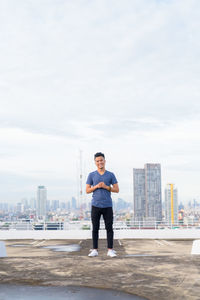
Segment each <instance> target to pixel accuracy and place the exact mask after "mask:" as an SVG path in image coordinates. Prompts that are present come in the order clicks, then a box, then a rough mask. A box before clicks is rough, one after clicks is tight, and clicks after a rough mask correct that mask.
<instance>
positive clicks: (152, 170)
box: [144, 164, 162, 221]
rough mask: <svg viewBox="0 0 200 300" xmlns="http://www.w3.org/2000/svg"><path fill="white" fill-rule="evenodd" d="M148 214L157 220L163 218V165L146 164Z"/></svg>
mask: <svg viewBox="0 0 200 300" xmlns="http://www.w3.org/2000/svg"><path fill="white" fill-rule="evenodd" d="M144 169H145V198H146V216H147V217H148V218H149V219H151V218H152V220H153V219H154V220H155V221H161V220H162V197H161V166H160V164H145V165H144Z"/></svg>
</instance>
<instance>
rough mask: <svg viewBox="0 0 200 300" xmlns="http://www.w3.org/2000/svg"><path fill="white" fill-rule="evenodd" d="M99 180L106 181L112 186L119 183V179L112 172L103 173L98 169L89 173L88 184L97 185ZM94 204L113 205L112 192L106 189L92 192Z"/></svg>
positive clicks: (106, 183)
mask: <svg viewBox="0 0 200 300" xmlns="http://www.w3.org/2000/svg"><path fill="white" fill-rule="evenodd" d="M99 182H104V183H105V185H107V186H110V185H113V184H115V183H117V179H116V177H115V175H114V174H113V173H112V172H109V171H107V170H106V171H105V172H104V174H103V175H101V174H99V172H98V171H94V172H91V173H90V174H89V175H88V178H87V182H86V184H89V185H91V186H95V185H97V184H98V183H99ZM92 205H93V206H96V207H101V208H103V207H112V198H111V192H109V191H107V190H106V189H103V188H100V189H96V190H95V191H94V192H93V194H92Z"/></svg>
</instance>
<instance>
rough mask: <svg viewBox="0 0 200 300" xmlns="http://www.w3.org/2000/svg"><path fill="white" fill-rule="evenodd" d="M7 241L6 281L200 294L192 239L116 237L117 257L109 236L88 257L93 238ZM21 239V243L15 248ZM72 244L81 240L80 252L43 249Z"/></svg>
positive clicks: (158, 295)
mask: <svg viewBox="0 0 200 300" xmlns="http://www.w3.org/2000/svg"><path fill="white" fill-rule="evenodd" d="M5 243H6V250H7V255H8V257H6V258H1V259H0V281H1V283H15V284H16V283H17V284H30V285H43V286H47V285H50V286H69V285H73V286H85V287H95V288H104V289H114V290H118V291H123V292H128V293H130V294H134V295H138V296H141V297H144V298H147V299H151V300H156V299H159V300H160V299H163V300H165V299H167V300H176V299H177V300H179V299H187V300H188V299H189V300H190V299H191V300H197V299H200V296H199V295H200V273H199V269H200V257H199V256H198V255H195V256H194V255H191V248H192V241H191V240H182V241H176V240H173V241H165V240H120V241H118V240H115V250H116V251H117V254H118V256H117V257H116V258H109V257H107V255H106V254H107V250H106V240H100V241H99V256H98V257H94V258H91V257H88V253H89V249H90V248H91V240H83V241H81V240H62V241H60V240H43V241H41V240H40V241H34V240H23V241H22V240H21V241H19V240H16V241H14V240H12V241H5ZM17 244H20V245H21V246H18V247H16V246H15V247H13V245H17ZM71 244H78V245H80V246H81V249H80V251H77V252H71V253H69V252H54V251H52V250H50V249H48V248H43V247H44V246H50V245H71ZM131 255H135V256H131Z"/></svg>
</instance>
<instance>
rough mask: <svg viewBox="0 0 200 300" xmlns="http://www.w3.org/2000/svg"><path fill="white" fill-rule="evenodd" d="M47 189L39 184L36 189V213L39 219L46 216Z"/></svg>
mask: <svg viewBox="0 0 200 300" xmlns="http://www.w3.org/2000/svg"><path fill="white" fill-rule="evenodd" d="M46 203H47V190H46V188H45V186H43V185H40V186H38V189H37V206H36V214H37V217H38V218H39V219H45V217H46Z"/></svg>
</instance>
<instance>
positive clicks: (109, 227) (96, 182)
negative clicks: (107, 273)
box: [86, 152, 119, 257]
mask: <svg viewBox="0 0 200 300" xmlns="http://www.w3.org/2000/svg"><path fill="white" fill-rule="evenodd" d="M94 161H95V164H96V166H97V170H96V171H94V172H92V173H90V174H89V175H88V178H87V182H86V193H87V194H90V193H93V195H92V211H91V218H92V239H93V249H92V250H91V252H90V254H89V255H88V256H92V257H93V256H97V255H98V238H99V224H100V218H101V215H103V218H104V222H105V228H106V231H107V246H108V253H107V255H108V256H110V257H115V256H117V255H116V252H115V250H113V210H112V198H111V192H113V193H118V192H119V186H118V183H117V179H116V177H115V175H114V174H113V173H111V172H109V171H107V170H106V169H105V163H106V161H105V156H104V154H103V153H101V152H97V153H96V154H95V155H94Z"/></svg>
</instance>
